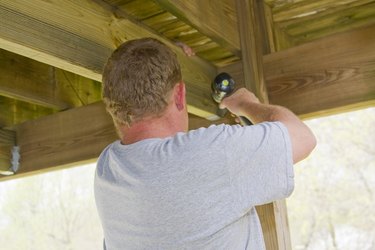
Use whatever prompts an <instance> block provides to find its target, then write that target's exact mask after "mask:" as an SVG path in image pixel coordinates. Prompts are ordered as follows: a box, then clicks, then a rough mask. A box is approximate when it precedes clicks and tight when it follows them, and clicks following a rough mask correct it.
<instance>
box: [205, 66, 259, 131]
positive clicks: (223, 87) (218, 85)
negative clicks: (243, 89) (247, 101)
mask: <svg viewBox="0 0 375 250" xmlns="http://www.w3.org/2000/svg"><path fill="white" fill-rule="evenodd" d="M235 85H236V82H235V81H234V80H233V78H232V77H231V76H230V75H229V74H228V73H225V72H223V73H220V74H218V75H217V76H216V77H215V79H214V81H213V82H212V98H213V99H214V100H215V102H217V103H220V102H221V101H222V100H223V98H224V97H226V96H229V95H230V94H231V93H232V92H233V91H234V88H235ZM226 112H227V110H226V109H220V108H219V109H218V112H217V113H218V114H217V115H219V116H220V117H223V116H224V115H225V113H226ZM239 118H240V121H241V124H242V125H253V123H252V122H251V121H250V120H249V119H247V118H246V117H243V116H241V117H239Z"/></svg>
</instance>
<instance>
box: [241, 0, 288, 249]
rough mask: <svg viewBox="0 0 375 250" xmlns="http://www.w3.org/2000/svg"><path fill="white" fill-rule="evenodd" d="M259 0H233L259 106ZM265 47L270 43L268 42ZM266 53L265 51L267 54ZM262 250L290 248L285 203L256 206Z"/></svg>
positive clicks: (263, 92) (263, 94)
mask: <svg viewBox="0 0 375 250" xmlns="http://www.w3.org/2000/svg"><path fill="white" fill-rule="evenodd" d="M262 4H263V1H259V0H237V1H236V7H237V17H238V28H239V33H240V41H241V51H242V64H243V74H244V83H245V87H246V88H247V89H249V90H251V91H252V92H253V93H254V94H255V95H256V96H257V97H258V98H259V100H261V102H263V103H268V95H267V88H266V85H265V81H264V77H263V61H262V60H263V53H264V52H265V51H266V49H265V48H264V46H263V41H262V40H265V37H266V35H265V34H266V32H263V31H262V30H261V27H262V26H263V27H265V25H264V24H265V23H266V21H265V19H264V10H263V6H262ZM267 44H272V43H268V42H267ZM268 52H269V51H268ZM256 209H257V212H258V215H259V218H260V221H261V224H262V230H263V235H264V241H265V244H266V249H272V250H273V249H277V250H281V249H283V250H284V249H285V250H286V249H291V243H290V235H289V227H288V220H287V211H286V206H285V201H276V202H273V203H270V204H266V205H263V206H258V207H257V208H256Z"/></svg>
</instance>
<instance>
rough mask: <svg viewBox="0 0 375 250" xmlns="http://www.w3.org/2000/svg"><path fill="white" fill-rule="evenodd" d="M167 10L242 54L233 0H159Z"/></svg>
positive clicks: (234, 51)
mask: <svg viewBox="0 0 375 250" xmlns="http://www.w3.org/2000/svg"><path fill="white" fill-rule="evenodd" d="M157 2H158V3H159V4H160V5H161V6H162V7H163V8H164V9H166V10H167V11H169V12H171V13H172V14H174V15H175V16H177V17H178V18H179V19H180V20H183V21H185V22H187V23H189V24H191V25H192V26H193V27H195V28H196V29H197V30H199V31H200V32H201V33H203V34H205V35H207V36H208V37H210V38H211V39H213V40H214V41H215V42H217V43H218V44H220V45H221V46H223V47H225V48H227V49H229V50H230V51H232V52H233V53H234V54H235V55H240V50H241V46H240V39H239V35H238V30H237V19H236V10H235V8H236V7H235V4H234V1H232V0H220V1H200V0H190V1H184V0H157Z"/></svg>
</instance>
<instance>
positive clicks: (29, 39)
mask: <svg viewBox="0 0 375 250" xmlns="http://www.w3.org/2000/svg"><path fill="white" fill-rule="evenodd" d="M0 16H1V17H2V20H4V21H2V26H1V32H0V47H2V48H4V49H7V50H10V51H13V52H15V53H19V54H22V55H25V56H27V57H31V58H33V59H35V60H38V61H41V62H44V63H47V64H50V65H53V66H55V67H58V68H61V69H64V70H67V71H71V72H74V73H76V74H78V75H82V76H85V77H88V78H90V79H94V80H97V81H100V80H101V71H102V68H103V66H104V64H105V61H106V59H107V58H108V56H109V55H110V53H111V52H112V50H113V49H114V48H115V47H116V46H118V45H119V44H120V43H122V42H124V41H126V40H129V39H135V38H140V37H155V38H158V39H159V40H161V41H163V42H164V43H166V44H167V45H168V46H170V47H171V48H172V49H173V50H174V51H175V52H176V54H177V56H178V58H179V60H180V63H181V66H182V73H183V78H184V80H185V81H186V83H187V85H188V90H190V89H194V92H196V93H200V94H199V95H196V94H192V95H191V94H190V93H191V92H190V91H189V92H188V93H187V95H188V99H189V103H188V104H189V105H190V106H192V107H194V109H191V110H194V112H197V113H196V115H198V116H203V117H204V116H207V114H209V115H212V114H214V113H215V112H216V104H215V103H214V102H213V101H212V100H211V98H207V97H208V96H210V93H211V88H210V84H211V81H212V79H213V78H214V77H215V75H216V69H215V67H213V66H212V65H211V64H210V63H207V62H206V61H204V60H201V59H200V58H198V57H193V58H191V57H186V56H185V54H184V53H183V52H182V50H181V49H180V48H179V47H177V46H176V45H175V44H174V43H172V42H171V41H169V40H167V39H164V38H162V37H161V36H159V35H158V34H156V33H154V32H153V31H151V30H150V29H148V28H147V27H144V26H142V25H141V24H140V23H138V22H136V21H134V20H130V19H129V18H127V16H126V15H125V14H124V15H123V13H121V11H119V10H116V9H113V7H112V6H106V4H105V3H102V4H101V5H98V4H97V3H94V2H92V1H79V3H78V2H75V1H67V0H62V1H56V0H52V1H48V2H46V1H41V0H33V1H27V2H20V1H2V2H1V3H0ZM197 96H199V99H196V97H197ZM202 100H203V101H202Z"/></svg>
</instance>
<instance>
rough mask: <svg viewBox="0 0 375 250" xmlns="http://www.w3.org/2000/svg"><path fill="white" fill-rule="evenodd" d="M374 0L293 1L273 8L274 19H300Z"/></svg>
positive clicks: (276, 20) (281, 20)
mask: <svg viewBox="0 0 375 250" xmlns="http://www.w3.org/2000/svg"><path fill="white" fill-rule="evenodd" d="M371 2H373V0H344V1H337V0H304V1H300V2H293V3H292V2H291V3H288V4H284V5H282V6H279V7H275V8H273V13H274V17H273V19H274V21H275V22H284V21H288V20H293V19H295V20H298V19H299V18H301V17H308V16H312V15H319V14H320V13H325V12H331V11H332V10H334V11H339V10H340V9H341V10H344V9H347V8H351V7H355V6H360V5H364V4H368V3H371Z"/></svg>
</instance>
